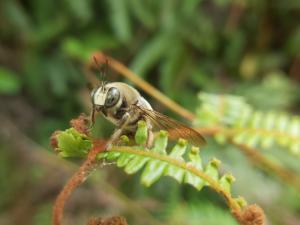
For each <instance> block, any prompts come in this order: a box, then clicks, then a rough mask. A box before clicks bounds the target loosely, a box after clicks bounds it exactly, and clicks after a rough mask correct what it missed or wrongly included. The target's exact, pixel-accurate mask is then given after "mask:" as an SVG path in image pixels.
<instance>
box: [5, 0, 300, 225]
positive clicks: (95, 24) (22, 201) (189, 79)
mask: <svg viewBox="0 0 300 225" xmlns="http://www.w3.org/2000/svg"><path fill="white" fill-rule="evenodd" d="M0 16H1V20H0V94H1V103H2V107H1V109H0V112H1V117H0V118H1V120H2V121H3V124H2V126H1V130H0V131H1V138H0V141H1V142H0V144H1V147H0V192H1V193H2V195H1V198H0V199H1V200H0V223H1V224H20V223H22V224H40V225H47V224H50V223H51V221H50V220H49V218H50V215H51V205H52V203H53V201H54V198H55V196H56V195H57V193H58V191H59V190H60V189H61V187H62V185H63V183H64V181H65V180H66V178H67V177H69V176H70V173H71V172H72V170H71V169H66V168H65V167H67V168H69V167H68V166H65V165H64V164H66V162H64V161H58V162H56V160H57V159H56V157H54V158H53V157H52V153H50V154H48V152H47V151H45V149H50V147H49V136H50V134H51V133H52V132H53V131H54V130H57V129H65V128H67V127H68V121H69V120H70V119H71V118H74V117H76V116H77V115H78V114H79V113H80V112H83V111H84V112H88V111H89V106H90V103H89V97H88V90H87V88H86V79H85V76H84V73H86V68H85V67H84V65H85V63H86V62H87V61H88V60H90V57H91V54H92V53H93V52H95V51H97V50H101V51H104V52H106V53H107V54H109V55H111V56H113V57H114V58H116V59H118V60H119V61H121V62H123V63H124V64H126V65H128V66H129V67H130V68H131V69H132V70H133V71H134V72H136V73H137V74H139V75H140V76H141V77H143V78H144V79H145V80H147V81H148V82H150V83H151V84H153V85H154V86H156V87H157V88H158V89H160V90H162V92H164V93H165V94H166V95H167V96H169V97H170V98H172V99H173V100H175V101H177V102H178V103H179V104H181V105H182V106H184V107H185V108H187V109H189V110H191V111H193V112H195V111H196V106H197V105H198V104H199V100H198V99H197V95H198V92H199V91H205V92H213V93H217V94H218V93H219V94H224V93H227V94H235V95H239V96H243V97H245V99H246V101H247V102H248V103H249V104H251V105H252V106H253V107H254V108H255V109H258V110H269V111H270V110H276V111H289V112H290V113H293V114H299V111H300V107H299V102H300V101H299V100H300V94H299V91H298V88H299V82H300V55H299V53H300V24H299V21H300V1H295V0H286V1H280V0H274V1H269V0H260V1H258V0H188V1H179V0H165V1H158V0H156V1H150V0H147V1H141V0H123V1H117V0H106V1H95V0H86V1H80V0H73V1H71V0H63V1H58V0H52V1H50V0H44V1H38V0H27V1H25V0H2V1H1V2H0ZM108 79H109V80H110V81H122V80H123V79H122V78H121V77H120V76H118V75H117V74H115V73H114V72H113V71H110V74H109V76H108ZM146 97H147V99H148V98H149V96H146ZM150 101H151V99H150ZM151 103H152V104H153V106H154V108H155V109H157V110H158V111H161V112H163V113H165V114H169V113H168V110H167V109H164V108H162V107H161V105H159V103H157V102H154V101H152V102H151ZM171 116H173V117H174V116H175V115H171ZM177 119H180V118H177ZM111 129H112V125H110V123H107V122H105V121H104V120H102V119H100V118H99V120H98V131H97V132H98V133H99V135H101V136H109V134H110V132H111ZM272 148H273V147H272ZM221 150H222V151H220V147H219V146H218V145H217V144H216V143H214V142H213V141H212V140H211V141H210V140H209V145H208V146H207V147H206V148H205V151H204V150H203V152H202V157H203V159H204V161H205V160H206V161H207V160H208V159H209V158H211V156H216V157H218V158H220V159H221V160H222V162H223V164H224V165H223V167H224V168H223V169H225V170H229V171H233V174H235V177H236V179H237V180H236V182H235V185H234V186H233V191H234V192H235V191H236V192H237V193H243V196H245V197H246V199H247V200H248V201H250V202H257V203H259V204H260V205H261V206H262V207H263V208H264V209H265V210H266V213H267V217H268V223H269V224H288V225H289V224H291V225H292V224H299V223H300V214H299V212H300V203H299V202H300V201H299V193H296V191H295V189H293V188H292V187H290V186H288V185H287V184H285V183H283V182H281V181H280V180H278V179H276V178H275V179H274V176H271V175H270V174H268V173H265V172H262V171H261V170H259V169H258V168H257V167H255V166H253V164H252V163H251V162H250V161H248V160H247V158H246V157H245V156H243V155H242V154H241V153H240V152H238V151H236V150H235V149H234V148H233V147H232V146H227V145H225V146H222V148H221ZM263 153H264V154H265V156H266V157H268V158H269V159H271V160H276V161H278V162H279V163H281V162H285V165H287V167H290V168H291V169H293V170H295V171H299V163H298V161H297V160H299V159H298V158H295V156H292V155H290V154H289V153H288V152H287V151H280V149H277V147H274V149H272V153H271V152H268V151H265V152H263ZM67 165H69V164H67ZM95 176H100V177H101V179H100V180H104V181H105V183H108V184H111V187H114V188H115V191H116V193H114V192H110V194H109V195H108V196H107V195H106V192H108V189H105V191H103V190H99V189H101V185H99V182H98V183H97V181H91V182H90V183H88V184H86V185H84V186H83V187H81V188H80V190H78V191H77V192H75V193H74V196H72V198H73V200H71V201H70V204H69V205H68V206H67V208H68V211H67V215H66V217H67V218H66V222H69V224H84V222H83V221H86V218H87V217H90V216H91V214H93V215H97V216H99V215H103V216H105V217H106V216H109V215H114V214H122V215H124V216H125V217H126V218H127V219H128V221H129V224H155V223H154V222H153V221H152V220H150V219H149V220H148V223H147V222H145V221H143V218H145V217H144V216H143V214H141V215H140V216H139V215H138V213H136V210H135V208H134V207H133V206H132V204H133V205H135V204H137V205H138V206H140V207H143V208H145V210H146V211H148V212H150V215H149V214H147V215H148V216H149V217H153V218H155V219H156V220H163V221H166V222H168V223H170V224H176V223H177V224H182V223H183V222H182V223H180V222H178V221H185V222H184V223H185V224H191V225H192V224H235V221H234V220H233V219H231V218H230V216H229V213H228V212H227V211H226V210H224V208H225V205H224V202H223V201H222V200H221V199H219V197H218V196H216V195H215V193H213V192H212V191H211V190H209V189H204V190H203V191H202V192H200V193H198V192H197V191H195V190H193V189H192V188H190V187H189V186H179V185H178V184H177V183H176V182H175V181H170V180H169V179H167V178H166V179H162V180H161V181H160V182H158V183H157V184H155V185H154V186H153V187H151V188H149V189H148V188H144V187H142V186H140V185H139V184H138V182H139V180H138V178H136V177H134V176H132V177H128V176H127V175H125V174H124V173H122V172H120V171H118V170H114V169H112V168H108V169H106V168H105V169H103V170H102V169H101V170H100V171H98V172H97V174H96V175H95ZM94 180H99V179H97V178H95V179H94ZM102 182H103V181H102ZM95 188H96V189H97V190H95ZM203 192H204V193H203ZM76 196H77V197H76ZM95 196H100V197H95ZM125 196H128V197H129V198H130V199H128V198H126V197H125ZM124 205H126V206H127V205H128V206H127V207H124ZM144 213H146V212H144ZM151 221H152V222H151ZM195 221H196V222H195Z"/></svg>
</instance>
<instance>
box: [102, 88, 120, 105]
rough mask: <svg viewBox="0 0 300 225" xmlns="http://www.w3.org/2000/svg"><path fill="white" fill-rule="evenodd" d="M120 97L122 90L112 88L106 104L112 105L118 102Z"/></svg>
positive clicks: (108, 93)
mask: <svg viewBox="0 0 300 225" xmlns="http://www.w3.org/2000/svg"><path fill="white" fill-rule="evenodd" d="M119 98H120V92H119V90H118V89H117V88H114V87H112V88H110V89H109V90H108V92H107V95H106V99H105V106H106V107H112V106H114V105H115V104H117V102H118V100H119Z"/></svg>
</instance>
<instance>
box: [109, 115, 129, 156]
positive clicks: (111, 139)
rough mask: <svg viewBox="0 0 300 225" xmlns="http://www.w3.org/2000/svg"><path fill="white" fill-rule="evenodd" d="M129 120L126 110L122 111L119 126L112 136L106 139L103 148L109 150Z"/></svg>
mask: <svg viewBox="0 0 300 225" xmlns="http://www.w3.org/2000/svg"><path fill="white" fill-rule="evenodd" d="M129 121H130V115H129V113H128V112H126V113H124V115H123V117H122V119H121V123H120V125H119V127H118V128H117V129H116V130H115V132H114V133H113V134H112V136H111V137H110V139H109V140H108V142H107V144H106V147H105V150H109V149H110V148H111V147H112V144H113V143H114V142H115V141H116V140H117V139H119V138H120V136H121V135H122V133H123V130H124V128H125V127H126V126H127V125H128V123H129Z"/></svg>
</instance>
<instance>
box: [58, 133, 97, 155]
mask: <svg viewBox="0 0 300 225" xmlns="http://www.w3.org/2000/svg"><path fill="white" fill-rule="evenodd" d="M56 139H57V146H58V147H57V151H58V152H59V155H60V156H61V157H75V158H83V157H85V156H86V155H87V153H88V152H89V151H90V149H91V147H92V142H91V140H90V139H89V138H88V137H87V136H86V135H85V134H82V133H79V132H78V131H77V130H75V129H74V128H70V129H67V130H65V131H62V132H60V133H58V134H57V136H56Z"/></svg>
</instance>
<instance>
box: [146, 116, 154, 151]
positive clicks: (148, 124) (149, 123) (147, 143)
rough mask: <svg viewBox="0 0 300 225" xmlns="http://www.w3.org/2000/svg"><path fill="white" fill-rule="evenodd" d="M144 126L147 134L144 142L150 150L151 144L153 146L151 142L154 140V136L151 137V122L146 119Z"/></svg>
mask: <svg viewBox="0 0 300 225" xmlns="http://www.w3.org/2000/svg"><path fill="white" fill-rule="evenodd" d="M146 124H147V132H148V137H147V141H146V147H147V148H151V146H152V144H153V140H154V135H153V131H152V125H151V122H150V121H149V120H147V119H146Z"/></svg>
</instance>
